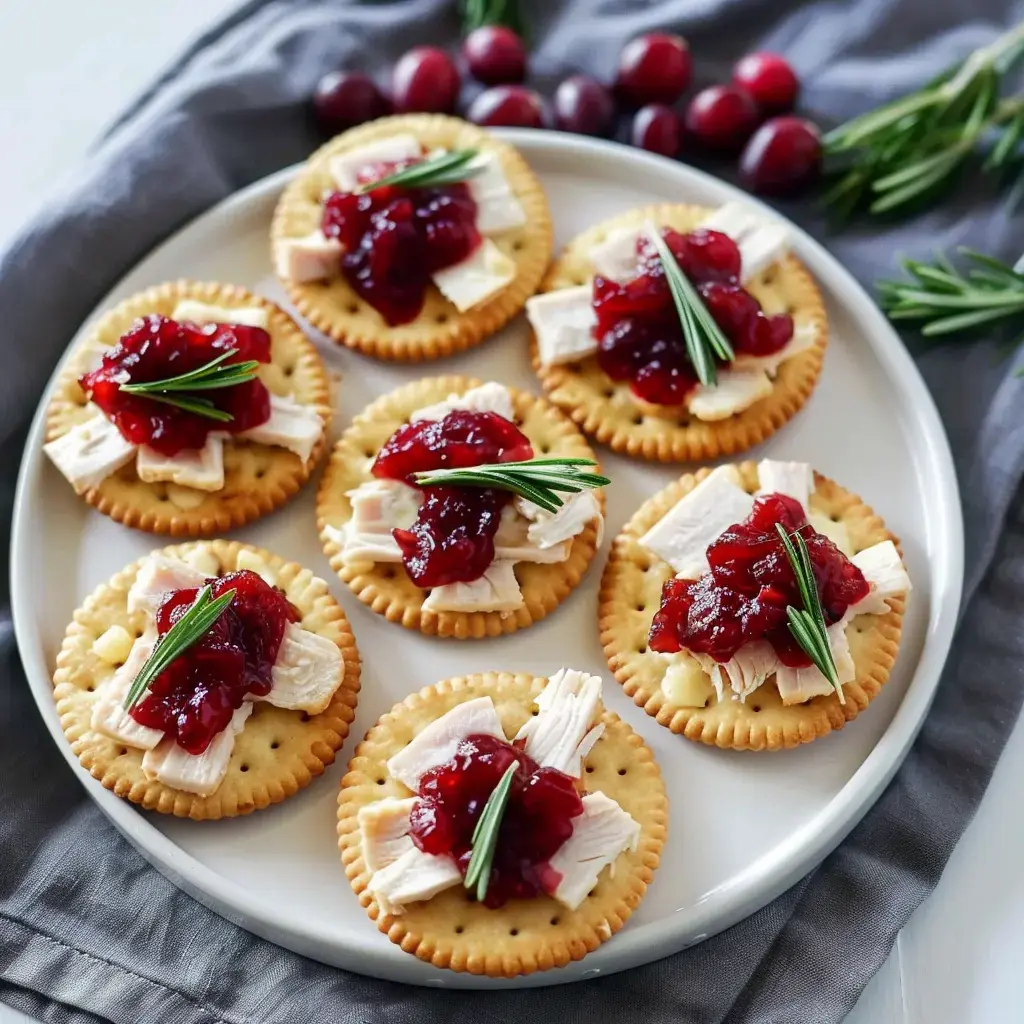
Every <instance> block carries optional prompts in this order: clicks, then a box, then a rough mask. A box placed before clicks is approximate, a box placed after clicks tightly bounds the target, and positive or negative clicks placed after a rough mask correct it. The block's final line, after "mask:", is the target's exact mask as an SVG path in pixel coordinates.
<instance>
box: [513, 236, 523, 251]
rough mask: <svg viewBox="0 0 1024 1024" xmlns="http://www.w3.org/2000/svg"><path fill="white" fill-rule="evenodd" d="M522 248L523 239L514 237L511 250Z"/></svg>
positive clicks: (521, 249) (520, 249)
mask: <svg viewBox="0 0 1024 1024" xmlns="http://www.w3.org/2000/svg"><path fill="white" fill-rule="evenodd" d="M523 248H524V246H523V240H522V239H521V238H517V239H516V240H515V241H514V242H513V243H512V251H513V252H522V251H523Z"/></svg>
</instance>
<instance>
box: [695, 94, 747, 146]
mask: <svg viewBox="0 0 1024 1024" xmlns="http://www.w3.org/2000/svg"><path fill="white" fill-rule="evenodd" d="M757 119H758V114H757V106H756V104H755V103H754V101H753V100H752V99H751V98H750V95H749V94H748V93H746V92H744V91H743V90H742V89H738V88H737V87H736V86H734V85H712V86H710V87H709V88H707V89H702V90H701V91H700V92H699V93H697V95H696V96H694V97H693V99H692V100H690V105H689V106H688V107H687V108H686V130H687V131H688V132H689V133H690V134H691V135H692V136H693V137H694V138H695V139H697V141H698V142H700V144H701V145H702V146H704V147H705V148H707V149H710V150H714V151H715V152H719V153H735V152H737V151H738V150H739V149H740V148H741V147H742V145H743V143H744V142H746V141H747V139H749V138H750V134H751V132H753V130H754V128H756V127H757Z"/></svg>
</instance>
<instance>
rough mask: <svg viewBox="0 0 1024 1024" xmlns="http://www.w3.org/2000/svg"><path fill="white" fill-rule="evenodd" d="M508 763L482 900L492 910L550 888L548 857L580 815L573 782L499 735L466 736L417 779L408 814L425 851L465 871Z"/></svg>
mask: <svg viewBox="0 0 1024 1024" xmlns="http://www.w3.org/2000/svg"><path fill="white" fill-rule="evenodd" d="M516 761H518V762H519V767H518V768H517V769H516V771H515V773H514V774H513V776H512V785H511V787H510V789H509V795H508V801H507V803H506V804H505V811H504V814H503V815H502V819H501V826H500V829H499V832H498V839H497V843H496V844H495V848H494V861H493V863H492V865H491V874H490V878H489V879H488V886H487V896H486V898H485V900H484V903H485V904H486V906H488V907H492V908H495V907H500V906H502V905H503V904H505V903H506V902H507V901H508V900H510V899H529V898H530V897H533V896H537V895H539V894H540V893H541V892H548V893H550V892H553V891H554V888H555V887H556V886H557V884H558V875H557V872H554V871H552V870H551V869H550V867H549V865H548V861H549V860H550V859H551V858H552V857H553V856H554V855H555V853H557V851H558V849H559V848H560V847H561V846H562V844H563V843H564V842H565V841H566V840H567V839H568V838H569V837H570V836H571V835H572V830H573V818H576V817H578V816H579V815H580V814H582V813H583V801H582V799H581V798H580V795H579V792H578V791H577V789H576V783H575V782H574V780H573V779H571V778H570V777H569V776H568V775H565V774H564V773H563V772H560V771H558V770H557V769H555V768H541V767H539V766H538V765H537V763H536V762H535V761H534V760H533V759H532V758H531V757H529V756H528V755H527V754H525V753H524V752H523V751H522V750H519V749H518V748H517V747H515V746H513V745H512V744H511V743H508V742H506V741H505V740H503V739H499V738H497V737H495V736H486V735H477V736H468V737H467V738H466V739H464V740H463V741H462V742H461V743H460V744H459V746H458V748H457V750H456V751H455V756H454V757H452V758H451V760H450V761H447V762H446V763H445V764H442V765H438V766H437V767H435V768H432V769H431V770H430V771H428V772H427V773H426V774H425V775H424V776H423V778H422V779H421V780H420V786H419V794H418V797H417V800H416V803H415V804H414V805H413V809H412V813H411V814H410V816H409V821H410V830H409V832H410V835H411V836H412V840H413V842H414V843H415V844H416V846H417V847H419V849H421V850H423V851H424V852H426V853H433V854H450V855H451V856H453V857H454V858H455V862H456V864H458V866H459V869H460V870H461V871H462V873H463V874H465V873H466V869H467V868H468V866H469V860H470V856H471V852H472V839H473V830H474V828H475V827H476V823H477V820H478V819H479V817H480V814H481V813H482V812H483V809H484V806H485V805H486V803H487V799H488V797H489V796H490V795H491V793H493V792H494V789H495V787H496V786H497V785H498V783H499V782H500V781H501V778H502V776H503V775H504V774H505V772H506V771H507V770H508V768H509V767H510V766H511V765H512V764H513V763H515V762H516Z"/></svg>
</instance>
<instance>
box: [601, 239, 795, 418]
mask: <svg viewBox="0 0 1024 1024" xmlns="http://www.w3.org/2000/svg"><path fill="white" fill-rule="evenodd" d="M662 235H663V237H664V239H665V241H666V243H667V244H668V246H669V248H670V249H671V251H672V255H673V256H675V258H676V261H677V262H678V264H679V266H680V269H681V270H682V271H683V273H685V274H686V276H687V277H688V278H689V279H690V281H692V282H693V284H694V285H695V286H696V287H697V290H698V291H699V292H700V294H701V296H702V297H703V299H704V304H705V305H706V306H707V308H708V311H709V312H710V313H711V316H712V317H713V318H714V320H715V322H716V323H717V324H718V325H719V326H720V327H721V328H722V331H723V333H724V334H725V336H726V337H727V338H728V339H729V341H730V342H731V343H732V347H733V349H734V351H735V353H736V355H737V357H739V356H744V355H749V356H767V355H771V354H773V353H775V352H778V351H779V350H780V349H782V348H784V347H785V345H786V343H787V342H788V341H789V340H790V338H792V336H793V320H792V318H791V317H789V316H787V315H785V314H777V315H775V316H766V315H765V314H764V312H763V311H762V310H761V304H760V303H759V302H758V301H757V299H755V298H754V296H753V295H751V294H750V293H749V292H748V291H746V289H744V288H743V287H742V285H741V284H740V274H741V271H742V266H741V259H740V251H739V248H738V247H737V245H736V243H735V242H734V241H733V240H732V239H731V238H729V237H728V236H727V235H723V234H722V233H721V232H718V231H706V230H704V229H702V228H698V229H697V230H696V231H691V232H690V233H689V234H685V235H684V234H680V233H679V232H677V231H673V230H671V229H670V228H666V229H664V230H663V232H662ZM593 304H594V312H595V314H596V316H597V327H596V328H595V329H594V333H595V336H596V338H597V340H598V346H599V347H598V356H597V358H598V363H599V364H600V366H601V369H602V370H604V372H605V373H607V374H608V376H609V377H611V378H612V380H619V381H629V384H630V387H631V389H632V391H633V393H634V394H635V395H636V396H637V397H638V398H640V399H642V400H644V401H646V402H651V403H653V404H656V405H681V404H682V403H683V402H684V401H685V400H686V396H687V395H688V394H689V392H690V391H691V390H693V388H694V387H696V386H697V376H696V374H695V372H694V369H693V364H692V363H691V362H690V358H689V355H688V354H687V350H686V341H685V339H684V338H683V332H682V328H681V327H680V324H679V315H678V313H677V312H676V308H675V305H674V303H673V301H672V295H671V293H670V291H669V287H668V282H667V281H666V280H665V272H664V270H663V269H662V266H661V260H660V259H659V258H658V255H657V253H656V252H655V250H654V247H653V246H652V245H651V243H650V241H649V240H648V239H647V238H641V239H640V240H639V241H638V242H637V275H636V276H635V277H633V278H632V279H631V280H629V281H624V282H617V281H610V280H608V279H606V278H603V277H601V276H600V275H599V276H597V277H595V278H594V298H593Z"/></svg>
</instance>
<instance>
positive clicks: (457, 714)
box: [388, 697, 505, 792]
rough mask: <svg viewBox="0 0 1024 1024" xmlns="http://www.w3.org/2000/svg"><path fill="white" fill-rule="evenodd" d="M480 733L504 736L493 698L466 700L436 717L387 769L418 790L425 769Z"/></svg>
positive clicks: (400, 752) (394, 758)
mask: <svg viewBox="0 0 1024 1024" xmlns="http://www.w3.org/2000/svg"><path fill="white" fill-rule="evenodd" d="M478 733H479V734H482V735H487V736H496V737H497V738H498V739H502V740H503V739H504V738H505V733H504V731H503V730H502V728H501V720H500V719H499V718H498V712H497V711H496V710H495V709H494V702H493V701H492V700H491V698H490V697H474V698H473V699H472V700H466V701H463V702H462V703H461V704H456V705H455V707H453V708H452V709H451V711H449V712H448V713H447V714H444V715H442V716H441V717H440V718H437V719H435V720H434V721H433V722H431V723H430V724H429V725H427V726H426V727H425V728H423V729H422V730H421V731H420V732H419V733H417V735H416V736H415V737H413V739H412V740H411V742H409V743H407V744H406V745H405V746H404V747H403V748H402V749H401V750H400V751H399V752H398V753H397V754H395V755H394V756H393V757H392V758H391V759H390V760H389V761H388V772H389V773H390V774H391V775H392V776H393V777H394V778H396V779H398V781H399V782H402V783H404V784H405V785H406V786H408V787H409V788H410V789H411V790H412V791H413V792H415V791H416V789H417V787H418V786H419V784H420V776H421V775H423V773H424V772H427V771H430V769H431V768H434V767H436V766H437V765H439V764H444V763H445V761H448V760H450V759H451V758H452V757H453V756H454V754H455V750H456V748H457V747H458V745H459V744H460V743H461V742H462V741H463V740H464V739H465V738H466V737H467V736H475V735H476V734H478Z"/></svg>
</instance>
